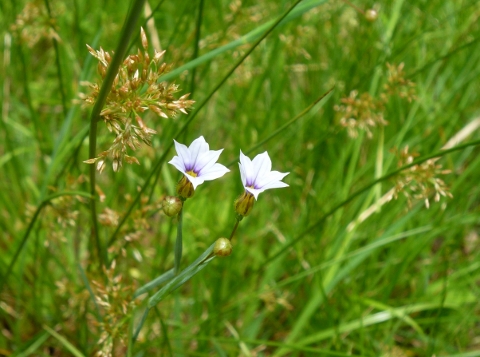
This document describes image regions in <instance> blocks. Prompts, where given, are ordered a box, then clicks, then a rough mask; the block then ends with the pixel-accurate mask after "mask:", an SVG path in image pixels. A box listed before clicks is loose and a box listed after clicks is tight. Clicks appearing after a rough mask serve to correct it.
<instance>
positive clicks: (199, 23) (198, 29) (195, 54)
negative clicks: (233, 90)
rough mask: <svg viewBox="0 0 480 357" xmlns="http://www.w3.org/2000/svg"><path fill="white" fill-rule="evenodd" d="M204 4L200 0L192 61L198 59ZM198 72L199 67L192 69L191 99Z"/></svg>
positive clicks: (202, 0)
mask: <svg viewBox="0 0 480 357" xmlns="http://www.w3.org/2000/svg"><path fill="white" fill-rule="evenodd" d="M203 3H204V0H200V3H199V4H198V14H197V22H196V26H195V42H194V48H193V56H192V60H195V59H197V57H198V47H199V45H200V33H201V29H202V18H203V16H202V15H203ZM196 71H197V67H194V68H192V74H191V78H190V90H189V92H190V97H193V94H194V92H195V74H196Z"/></svg>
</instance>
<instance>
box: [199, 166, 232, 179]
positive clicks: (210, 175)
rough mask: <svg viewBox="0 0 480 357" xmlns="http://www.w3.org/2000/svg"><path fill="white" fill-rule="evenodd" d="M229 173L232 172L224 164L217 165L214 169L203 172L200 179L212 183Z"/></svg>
mask: <svg viewBox="0 0 480 357" xmlns="http://www.w3.org/2000/svg"><path fill="white" fill-rule="evenodd" d="M229 171H230V170H229V169H227V168H226V167H225V166H223V165H222V164H215V165H213V166H212V167H210V168H209V169H208V170H207V171H202V175H201V176H200V177H201V178H203V179H204V180H205V181H211V180H215V179H217V178H219V177H222V176H223V175H225V174H226V173H227V172H229Z"/></svg>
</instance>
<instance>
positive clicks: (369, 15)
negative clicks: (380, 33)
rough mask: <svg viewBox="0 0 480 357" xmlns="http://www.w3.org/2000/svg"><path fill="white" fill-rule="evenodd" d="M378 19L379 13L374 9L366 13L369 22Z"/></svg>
mask: <svg viewBox="0 0 480 357" xmlns="http://www.w3.org/2000/svg"><path fill="white" fill-rule="evenodd" d="M377 17H378V13H377V12H376V11H375V10H374V9H369V10H367V11H365V18H366V19H367V21H370V22H374V21H375V20H376V19H377Z"/></svg>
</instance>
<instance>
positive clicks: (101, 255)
mask: <svg viewBox="0 0 480 357" xmlns="http://www.w3.org/2000/svg"><path fill="white" fill-rule="evenodd" d="M144 3H145V0H135V3H134V4H133V6H132V8H131V11H130V14H129V15H128V17H127V19H126V21H125V24H124V25H123V29H122V33H121V35H120V41H119V43H118V45H117V49H116V50H115V54H114V55H113V59H112V62H111V63H110V64H109V66H108V70H107V74H106V75H105V79H104V80H103V83H102V87H101V88H100V92H99V93H98V97H97V101H96V102H95V105H94V106H93V109H92V113H91V114H90V141H89V150H88V152H89V158H90V159H93V158H94V157H95V151H96V144H97V123H98V120H99V118H100V112H101V111H102V108H103V106H104V104H105V102H106V100H107V96H108V94H109V93H110V90H111V88H112V84H113V81H114V79H115V77H116V76H117V73H118V68H119V67H120V65H121V64H122V62H123V58H124V57H125V54H126V52H127V48H128V43H129V41H130V37H131V36H132V33H133V32H135V27H136V23H137V21H138V18H139V17H140V14H141V13H142V9H143V5H144ZM95 174H96V165H90V194H91V196H92V199H91V200H90V213H91V219H92V236H93V238H94V239H95V244H96V248H97V255H98V260H99V263H100V266H105V264H106V262H107V257H106V255H107V252H106V250H105V252H103V250H102V244H101V242H100V237H99V234H98V221H97V207H96V200H95Z"/></svg>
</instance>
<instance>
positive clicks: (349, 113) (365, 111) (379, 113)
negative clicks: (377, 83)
mask: <svg viewBox="0 0 480 357" xmlns="http://www.w3.org/2000/svg"><path fill="white" fill-rule="evenodd" d="M341 102H342V104H341V105H336V106H335V107H334V110H335V111H336V112H338V113H339V115H340V125H341V126H343V127H344V128H347V131H348V136H350V137H351V138H356V137H357V136H358V131H359V130H362V131H365V132H366V134H367V137H368V138H372V136H373V134H372V129H373V128H375V127H377V126H385V125H387V124H388V122H387V121H386V120H385V119H384V118H383V109H384V107H383V103H382V101H380V100H377V99H375V98H373V97H372V96H371V95H370V94H368V93H363V94H361V95H360V97H358V92H357V91H356V90H354V91H351V92H350V95H349V96H348V97H346V98H342V99H341Z"/></svg>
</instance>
